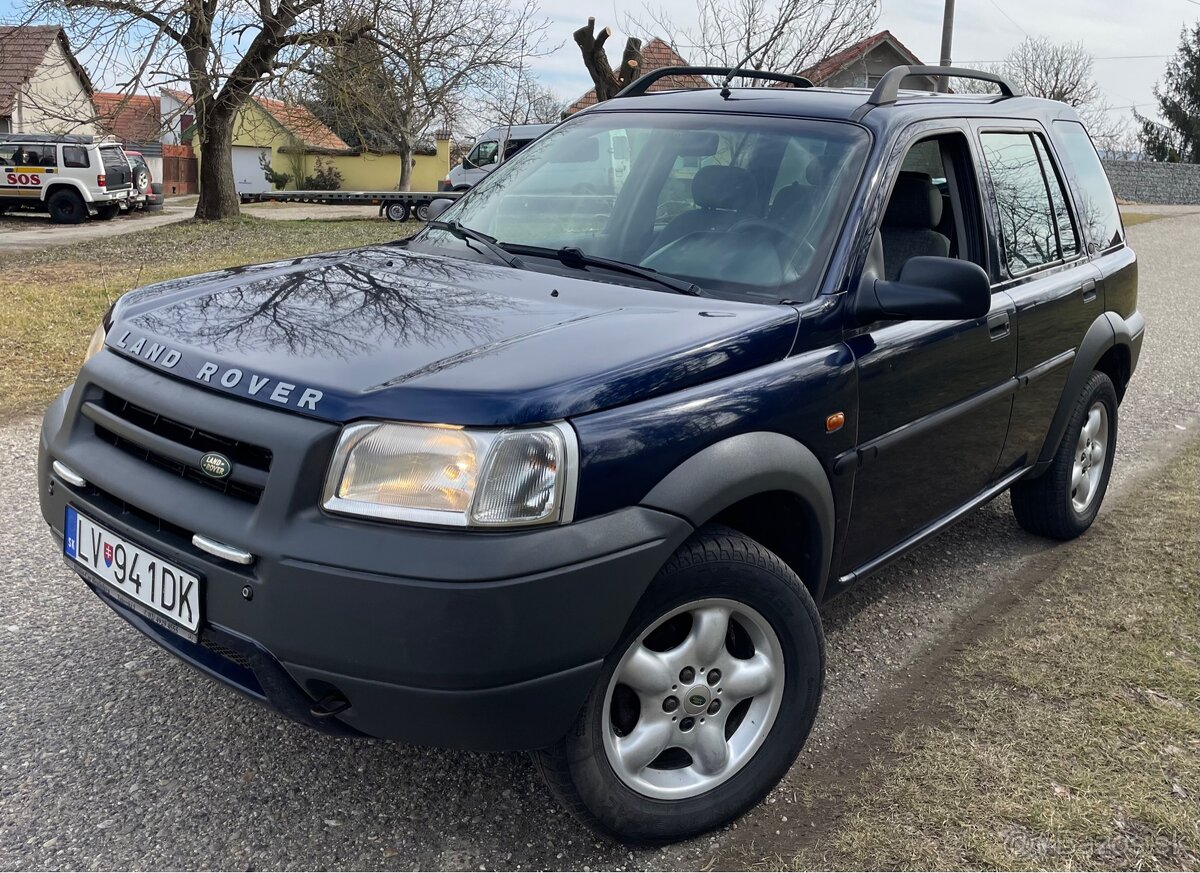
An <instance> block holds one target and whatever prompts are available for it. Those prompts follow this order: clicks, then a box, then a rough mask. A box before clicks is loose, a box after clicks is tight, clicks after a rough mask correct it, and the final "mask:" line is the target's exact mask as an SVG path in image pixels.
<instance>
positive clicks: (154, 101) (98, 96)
mask: <svg viewBox="0 0 1200 873" xmlns="http://www.w3.org/2000/svg"><path fill="white" fill-rule="evenodd" d="M92 101H93V102H94V103H95V104H96V115H97V117H98V120H99V122H100V126H101V127H102V128H104V132H105V133H109V134H112V135H113V136H115V137H116V138H117V139H119V140H121V141H122V142H126V143H147V142H158V140H159V138H160V137H161V135H162V120H161V108H160V101H159V99H158V98H157V97H150V96H148V95H146V94H111V93H106V92H103V91H97V92H96V93H95V94H93V95H92Z"/></svg>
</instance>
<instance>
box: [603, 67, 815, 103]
mask: <svg viewBox="0 0 1200 873" xmlns="http://www.w3.org/2000/svg"><path fill="white" fill-rule="evenodd" d="M667 76H729V77H730V78H733V79H762V80H763V81H766V82H780V83H782V84H785V85H795V86H796V87H797V88H811V87H812V86H813V83H812V82H811V81H809V80H808V79H806V78H804V77H803V76H793V75H792V74H791V73H772V72H769V71H767V70H740V69H739V70H736V71H735V72H734V73H733V74H732V75H730V71H729V67H659V68H658V69H656V70H651V71H650V72H648V73H646V74H645V75H642V76H638V78H636V79H634V80H633V81H632V82H630V83H629V84H628V85H626V86H625V87H624V88H622V89H621V90H620V91H618V92H617V93H616V94H615V95H613V96H614V97H641V96H642V95H643V94H645V93H646V92H647V91H648V90H650V86H651V85H653V84H654V83H655V82H657V81H658V80H659V79H664V78H666V77H667Z"/></svg>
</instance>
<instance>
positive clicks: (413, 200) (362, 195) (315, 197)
mask: <svg viewBox="0 0 1200 873" xmlns="http://www.w3.org/2000/svg"><path fill="white" fill-rule="evenodd" d="M464 193H465V192H463V191H262V192H259V193H255V194H242V195H240V197H241V201H242V202H243V203H316V204H320V205H323V206H378V207H379V214H380V216H384V217H387V218H388V220H390V221H406V220H407V219H408V217H409V215H413V216H415V217H416V218H417V220H418V221H428V220H429V204H430V203H432V202H433V201H434V200H457V199H458V198H459V197H461V196H462V195H463V194H464Z"/></svg>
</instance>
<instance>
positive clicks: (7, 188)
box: [0, 133, 133, 224]
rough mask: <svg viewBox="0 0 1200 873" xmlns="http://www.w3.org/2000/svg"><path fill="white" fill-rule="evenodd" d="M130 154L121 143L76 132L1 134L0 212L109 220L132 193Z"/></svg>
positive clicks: (69, 219) (71, 219) (62, 219)
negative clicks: (32, 211)
mask: <svg viewBox="0 0 1200 873" xmlns="http://www.w3.org/2000/svg"><path fill="white" fill-rule="evenodd" d="M132 176H133V173H132V171H131V170H130V166H129V159H128V158H127V157H126V156H125V152H124V151H123V150H122V148H121V146H120V144H119V143H116V142H113V141H105V140H101V139H99V138H97V137H93V136H81V135H76V134H42V133H23V134H18V133H8V134H0V213H3V212H5V211H6V210H8V209H12V208H24V209H36V210H41V211H46V212H49V213H50V218H51V219H52V220H53V221H55V222H57V223H59V224H78V223H79V222H81V221H83V220H84V219H86V218H87V217H88V216H89V215H91V214H95V216H96V217H97V218H100V219H104V220H108V219H111V218H115V217H116V216H117V214H118V213H119V212H120V211H121V204H122V202H124V201H126V200H128V199H129V197H130V192H131V191H132V188H133V185H132Z"/></svg>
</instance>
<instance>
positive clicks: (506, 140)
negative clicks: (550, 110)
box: [441, 124, 554, 191]
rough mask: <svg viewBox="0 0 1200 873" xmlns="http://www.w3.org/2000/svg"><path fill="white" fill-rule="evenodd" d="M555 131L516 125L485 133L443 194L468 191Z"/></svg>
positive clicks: (541, 126) (547, 127)
mask: <svg viewBox="0 0 1200 873" xmlns="http://www.w3.org/2000/svg"><path fill="white" fill-rule="evenodd" d="M553 127H554V125H553V124H514V125H511V126H510V125H505V126H503V127H493V128H492V129H491V130H486V131H484V132H483V133H481V134H480V135H479V136H478V137H477V138H476V140H475V147H474V148H473V149H471V151H470V153H469V154H467V156H466V157H464V158H463V159H462V163H461V164H459V165H458V166H457V167H453V168H452V169H451V170H450V175H448V176H447V177H446V180H445V181H444V182H443V183H442V184H441V188H442V190H444V191H466V190H467V189H468V188H470V187H471V186H473V185H475V184H477V183H478V182H479V181H480V180H482V179H483V177H484V176H486V175H487V174H488V173H490V172H491V171H492V170H494V169H496V167H498V166H500V164H502V163H503V162H504V161H507V160H508V159H509V158H511V157H512V156H513V155H515V154H516V153H517V152H519V151H520V150H521V149H523V148H525V146H527V145H529V144H530V143H531V142H533V141H534V140H535V139H537V138H538V137H539V136H541V135H542V134H543V133H545V132H546V131H548V130H550V129H551V128H553Z"/></svg>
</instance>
